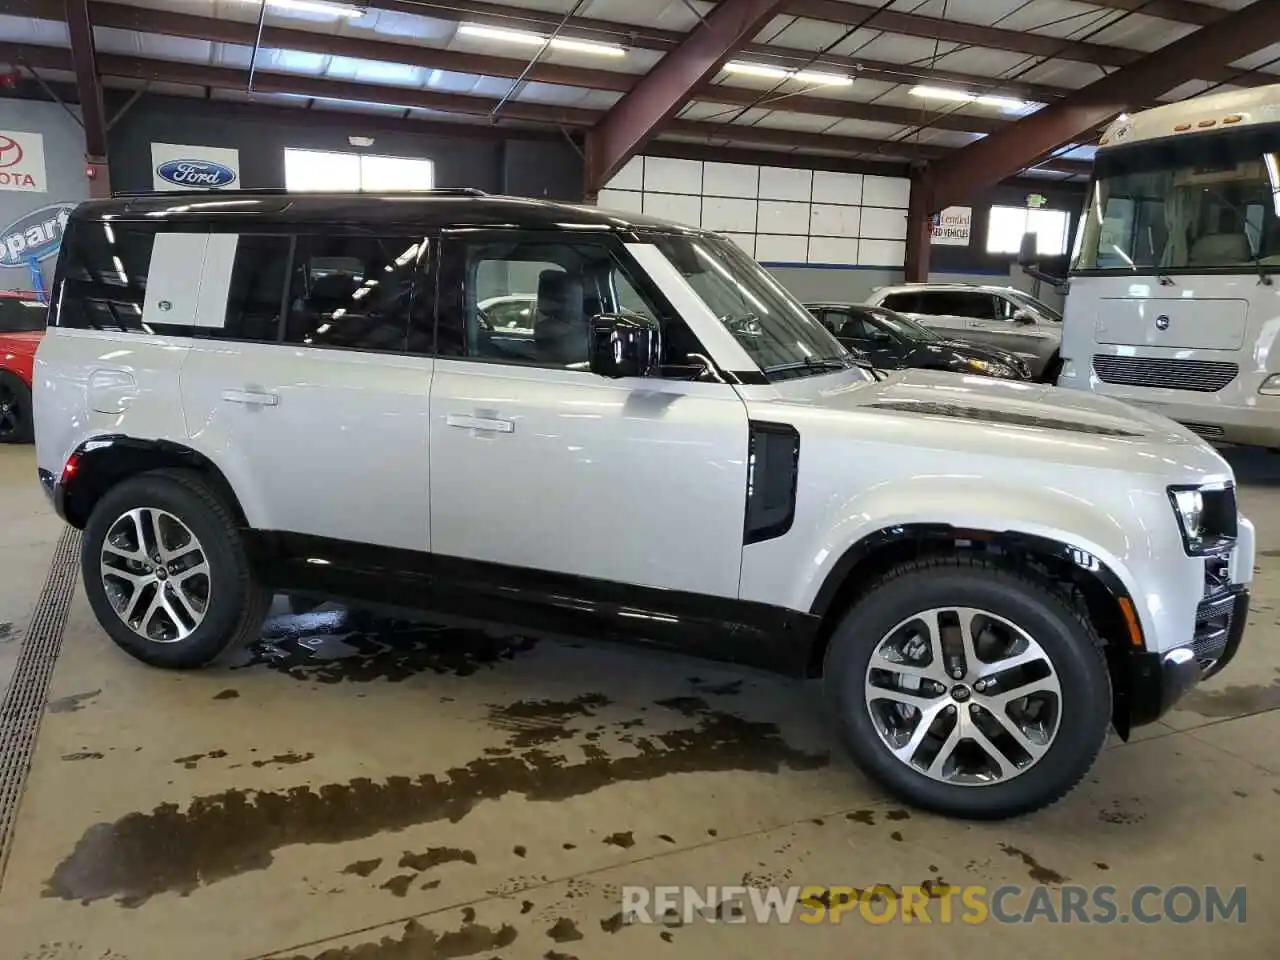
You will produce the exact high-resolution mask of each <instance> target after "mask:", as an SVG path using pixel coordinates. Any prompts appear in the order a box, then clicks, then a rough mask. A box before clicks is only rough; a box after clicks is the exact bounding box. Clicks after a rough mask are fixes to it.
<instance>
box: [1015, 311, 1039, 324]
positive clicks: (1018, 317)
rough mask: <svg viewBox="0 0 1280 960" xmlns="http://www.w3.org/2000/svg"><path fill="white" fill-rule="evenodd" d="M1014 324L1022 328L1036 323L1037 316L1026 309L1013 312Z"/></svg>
mask: <svg viewBox="0 0 1280 960" xmlns="http://www.w3.org/2000/svg"><path fill="white" fill-rule="evenodd" d="M1013 322H1014V323H1016V324H1019V325H1021V326H1025V325H1027V324H1032V323H1035V322H1036V318H1035V314H1033V313H1032V312H1031V311H1030V310H1027V309H1025V308H1023V309H1021V310H1015V311H1014V312H1013Z"/></svg>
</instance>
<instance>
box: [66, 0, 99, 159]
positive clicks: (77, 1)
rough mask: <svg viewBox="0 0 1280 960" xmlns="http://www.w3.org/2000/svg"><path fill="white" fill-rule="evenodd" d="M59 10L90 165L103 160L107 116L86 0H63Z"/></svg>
mask: <svg viewBox="0 0 1280 960" xmlns="http://www.w3.org/2000/svg"><path fill="white" fill-rule="evenodd" d="M63 13H64V18H65V19H66V21H67V34H68V36H69V37H70V41H71V51H70V57H71V69H72V71H73V72H74V73H75V75H76V90H77V92H78V93H79V96H80V122H81V124H82V126H83V127H84V152H85V155H86V157H87V158H88V161H89V163H90V165H94V164H103V163H105V162H106V157H107V120H106V111H105V110H104V109H103V106H102V83H101V82H100V81H99V79H98V71H97V68H96V66H95V57H94V49H93V24H92V23H90V21H89V4H88V0H66V4H65V6H64V7H63Z"/></svg>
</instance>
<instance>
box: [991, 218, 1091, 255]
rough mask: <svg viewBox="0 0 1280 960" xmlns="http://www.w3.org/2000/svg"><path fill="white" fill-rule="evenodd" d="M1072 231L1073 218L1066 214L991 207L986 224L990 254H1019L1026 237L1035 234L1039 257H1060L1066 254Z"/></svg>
mask: <svg viewBox="0 0 1280 960" xmlns="http://www.w3.org/2000/svg"><path fill="white" fill-rule="evenodd" d="M1070 227H1071V215H1070V214H1069V213H1067V212H1066V211H1065V210H1033V209H1031V208H1029V207H992V208H991V218H990V220H989V221H988V224H987V253H1018V252H1019V251H1020V250H1021V249H1022V236H1023V234H1027V233H1034V234H1035V235H1036V252H1037V253H1038V254H1039V255H1040V256H1042V257H1057V256H1061V255H1062V254H1064V253H1066V252H1067V239H1068V238H1067V231H1068V230H1069V229H1070Z"/></svg>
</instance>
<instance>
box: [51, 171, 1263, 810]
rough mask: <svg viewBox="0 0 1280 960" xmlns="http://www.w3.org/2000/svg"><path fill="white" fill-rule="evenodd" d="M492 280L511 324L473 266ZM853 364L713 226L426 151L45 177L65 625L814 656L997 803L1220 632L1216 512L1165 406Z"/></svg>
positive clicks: (146, 657)
mask: <svg viewBox="0 0 1280 960" xmlns="http://www.w3.org/2000/svg"><path fill="white" fill-rule="evenodd" d="M522 296H523V297H530V296H531V297H532V298H533V300H534V308H535V309H534V310H533V315H532V317H531V320H530V324H529V325H528V326H503V327H499V326H496V325H495V324H493V323H492V322H490V321H488V320H486V318H485V315H484V314H483V313H482V312H481V310H480V307H479V305H480V304H481V303H486V302H491V301H492V300H493V298H495V297H517V298H518V297H522ZM878 377H881V378H882V377H884V375H883V374H881V373H872V372H871V371H868V370H865V369H863V368H861V367H859V366H858V365H857V363H856V361H854V359H853V358H852V356H851V355H850V354H848V353H846V352H845V351H844V350H843V349H842V348H841V347H840V345H839V343H838V342H837V341H836V340H835V339H833V338H832V336H831V335H830V334H829V333H828V332H827V331H826V330H825V329H824V328H823V327H822V325H821V324H819V323H818V322H817V321H816V320H814V319H813V318H812V317H811V316H810V315H809V313H808V312H807V311H806V310H805V309H804V307H802V306H801V305H800V304H799V303H798V302H797V301H796V300H795V299H794V298H792V297H791V296H790V295H789V294H788V293H787V292H786V291H785V290H783V288H782V287H781V286H779V285H778V283H777V281H775V280H774V279H773V278H772V277H771V276H770V275H769V274H768V273H767V272H765V271H764V270H763V269H762V268H761V267H760V266H758V265H757V264H756V263H755V262H753V261H752V260H751V259H749V258H748V257H747V256H745V255H744V254H743V253H741V252H740V251H739V250H738V249H737V248H736V247H735V246H733V245H732V244H731V243H729V242H727V241H725V240H722V239H719V238H717V237H715V236H712V235H709V234H705V233H701V232H698V231H694V230H688V229H684V228H681V227H677V226H673V225H670V224H666V223H661V222H658V221H653V220H648V219H644V218H640V217H633V216H630V215H622V214H611V213H606V212H603V211H600V210H597V209H595V208H590V207H581V206H571V205H562V204H552V203H545V202H539V201H531V200H519V199H508V198H494V197H486V196H483V195H473V194H472V193H468V192H464V191H452V192H450V191H440V192H436V193H430V194H417V195H406V196H377V197H373V196H334V195H322V196H312V195H288V194H273V193H267V192H262V193H255V192H253V191H241V193H239V194H237V195H236V198H235V200H234V201H228V200H226V199H225V198H224V197H221V196H220V197H219V198H218V199H211V198H210V197H209V196H208V195H207V194H200V195H190V196H187V195H180V194H178V195H175V194H162V195H152V196H140V197H132V198H119V199H115V200H109V201H94V202H89V203H86V204H84V205H82V206H81V207H80V208H79V209H78V210H77V211H76V213H75V215H74V216H73V217H72V218H71V221H70V223H69V224H68V226H67V231H66V237H65V240H64V243H63V247H62V254H61V259H60V261H59V264H58V271H57V276H56V278H55V282H54V288H53V307H52V310H51V319H50V328H49V333H48V336H47V338H46V339H45V341H44V343H43V345H42V346H41V348H40V352H39V355H38V358H37V370H36V377H35V381H36V382H35V410H36V421H37V455H38V460H39V470H40V477H41V480H42V482H43V483H44V485H45V487H46V489H47V490H48V492H49V494H50V495H51V496H52V498H53V500H54V502H55V503H56V505H57V508H58V510H59V512H60V513H61V514H62V516H63V517H65V518H66V520H67V521H68V522H69V523H71V524H72V525H74V526H76V527H82V528H83V529H84V534H85V535H84V541H83V542H84V547H83V575H84V584H85V589H86V591H87V594H88V598H89V601H90V603H91V604H92V606H93V609H94V611H95V613H96V615H97V617H98V619H99V621H100V623H101V624H102V627H103V629H104V630H105V631H106V632H107V633H108V634H109V635H110V636H111V637H112V639H113V640H115V642H116V643H118V644H119V645H120V646H121V647H123V648H124V649H125V650H127V651H128V652H129V653H131V654H132V655H133V656H135V657H137V658H138V659H140V660H143V661H145V662H147V663H150V664H155V665H159V666H165V667H196V666H200V665H202V664H205V663H207V662H209V661H211V660H213V659H214V658H215V657H217V656H218V655H219V654H220V653H221V652H222V651H223V650H224V649H226V648H227V647H228V645H230V644H234V643H240V642H242V641H246V640H248V639H250V638H252V637H253V636H254V635H255V632H256V631H257V630H258V628H259V624H260V621H261V619H262V617H263V612H264V610H265V609H266V608H267V604H268V599H269V597H270V596H271V595H272V593H273V592H280V593H285V594H289V595H299V596H304V597H306V596H311V597H323V598H335V599H340V600H344V601H347V602H351V603H356V604H366V605H374V606H377V605H385V606H389V607H393V608H414V609H418V610H424V611H429V612H434V613H436V614H439V615H447V616H451V617H463V618H467V619H469V620H473V621H483V622H486V623H497V624H506V625H510V626H511V627H513V628H515V629H519V630H525V631H531V632H532V631H549V632H554V633H556V634H560V635H563V634H566V633H574V634H580V635H585V636H588V637H598V638H610V639H624V640H634V641H641V642H645V643H649V644H653V645H658V646H666V647H669V648H672V649H675V650H680V651H684V652H692V653H698V654H702V655H705V656H708V657H715V658H720V659H725V660H731V661H736V662H740V663H743V664H750V665H755V666H763V667H767V668H771V669H774V670H778V671H783V672H787V673H791V674H796V675H801V676H804V675H808V676H821V677H822V678H823V682H824V684H825V688H826V692H827V695H828V699H829V703H830V707H831V711H832V716H833V718H834V721H835V723H836V725H837V727H838V728H839V730H840V733H841V734H842V735H843V739H844V740H845V742H846V743H847V745H848V748H849V750H850V751H851V752H852V754H853V756H854V757H855V759H856V760H857V761H858V762H859V764H860V765H861V766H862V767H863V768H864V769H865V770H867V771H868V772H869V773H871V774H872V775H874V776H875V777H877V778H879V779H880V780H881V781H883V782H884V783H885V784H886V785H887V786H888V787H890V788H891V789H892V790H894V791H896V792H897V793H898V794H900V795H901V796H903V797H905V798H907V799H908V800H910V801H912V802H914V803H916V804H918V805H920V806H923V807H927V808H930V809H933V810H938V811H942V812H946V813H950V814H954V815H960V816H971V817H1001V816H1007V815H1012V814H1017V813H1020V812H1024V811H1028V810H1032V809H1034V808H1037V807H1039V806H1042V805H1044V804H1046V803H1049V802H1051V801H1053V800H1055V799H1056V798H1058V797H1060V796H1062V795H1063V794H1064V793H1066V792H1067V791H1068V790H1070V789H1071V787H1072V786H1073V785H1075V784H1076V783H1077V782H1078V781H1079V780H1080V778H1081V777H1083V776H1084V774H1085V772H1086V771H1087V770H1088V769H1089V767H1090V764H1091V763H1092V762H1093V760H1094V759H1095V757H1096V756H1097V754H1098V751H1099V749H1100V748H1101V746H1102V744H1103V741H1104V738H1105V735H1106V732H1107V728H1108V724H1109V723H1113V724H1114V725H1115V726H1116V727H1117V728H1118V729H1119V731H1120V733H1121V735H1123V736H1127V734H1128V731H1129V728H1130V727H1131V726H1133V725H1136V724H1140V723H1145V722H1149V721H1151V720H1153V719H1154V718H1155V717H1156V716H1158V715H1159V714H1160V713H1161V712H1162V711H1164V710H1166V709H1167V708H1168V707H1169V706H1170V705H1171V704H1172V703H1173V702H1174V701H1175V700H1176V699H1177V697H1178V696H1179V695H1180V694H1181V693H1182V692H1183V691H1184V690H1185V689H1186V688H1187V687H1189V686H1190V685H1192V684H1194V683H1196V682H1197V681H1199V680H1200V679H1201V678H1202V677H1204V676H1206V675H1209V674H1211V673H1213V672H1214V671H1216V670H1219V669H1221V668H1222V667H1223V666H1224V665H1225V664H1226V663H1227V661H1229V660H1230V659H1231V657H1232V656H1233V654H1234V653H1235V651H1236V648H1237V646H1238V644H1239V642H1240V637H1241V634H1242V632H1243V629H1244V624H1245V612H1246V609H1247V604H1248V599H1247V597H1248V594H1247V592H1246V590H1245V585H1246V584H1247V582H1248V581H1249V580H1250V579H1251V575H1252V570H1253V553H1254V537H1253V528H1252V526H1251V525H1250V524H1249V522H1248V521H1247V520H1244V519H1243V518H1240V517H1238V516H1237V513H1236V505H1235V498H1234V488H1233V480H1232V474H1231V471H1230V469H1229V468H1228V466H1227V465H1226V464H1225V463H1224V462H1223V460H1222V459H1221V458H1220V457H1219V456H1218V455H1217V453H1215V452H1214V450H1213V449H1212V448H1210V447H1209V446H1208V445H1207V444H1205V443H1204V442H1203V441H1202V440H1200V439H1199V438H1197V437H1196V436H1195V435H1193V434H1191V433H1190V432H1188V431H1187V430H1185V429H1183V428H1182V427H1179V426H1177V425H1176V424H1174V423H1171V422H1170V421H1168V420H1165V419H1163V418H1161V417H1159V416H1156V415H1154V414H1149V413H1144V412H1142V411H1138V410H1134V409H1130V408H1128V407H1126V406H1124V405H1122V404H1120V403H1118V402H1116V401H1113V400H1109V399H1106V398H1104V397H1097V396H1092V395H1090V394H1085V393H1077V392H1071V391H1058V390H1055V389H1053V388H1050V387H1043V386H1037V385H1033V384H1027V383H1019V382H1012V381H1008V382H1006V381H993V380H989V379H986V378H976V377H962V376H956V375H954V374H940V373H930V372H925V371H907V372H902V373H897V374H894V375H892V376H891V377H888V378H887V379H877V378H878Z"/></svg>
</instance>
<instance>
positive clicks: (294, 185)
mask: <svg viewBox="0 0 1280 960" xmlns="http://www.w3.org/2000/svg"><path fill="white" fill-rule="evenodd" d="M284 185H285V189H287V190H327V191H334V190H336V191H343V190H350V191H356V190H359V189H360V157H359V155H358V154H354V153H329V152H326V151H323V150H293V149H286V150H285V152H284Z"/></svg>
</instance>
